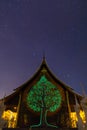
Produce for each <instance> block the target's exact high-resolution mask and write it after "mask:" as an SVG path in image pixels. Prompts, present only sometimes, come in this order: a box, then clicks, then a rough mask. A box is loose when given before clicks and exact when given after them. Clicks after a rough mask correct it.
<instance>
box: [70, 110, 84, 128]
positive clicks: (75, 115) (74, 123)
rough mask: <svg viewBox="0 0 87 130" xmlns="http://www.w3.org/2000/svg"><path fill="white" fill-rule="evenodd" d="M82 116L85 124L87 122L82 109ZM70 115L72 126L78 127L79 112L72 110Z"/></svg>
mask: <svg viewBox="0 0 87 130" xmlns="http://www.w3.org/2000/svg"><path fill="white" fill-rule="evenodd" d="M79 114H80V117H81V119H82V121H83V124H85V123H86V120H85V112H84V111H82V110H80V113H79ZM70 117H71V125H72V127H73V128H76V127H77V122H78V118H77V114H76V112H71V113H70Z"/></svg>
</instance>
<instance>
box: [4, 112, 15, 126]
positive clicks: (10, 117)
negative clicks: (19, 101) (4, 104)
mask: <svg viewBox="0 0 87 130" xmlns="http://www.w3.org/2000/svg"><path fill="white" fill-rule="evenodd" d="M16 117H17V113H16V112H12V111H11V110H7V111H4V112H3V115H2V118H3V119H5V120H7V121H8V128H14V127H15V125H16Z"/></svg>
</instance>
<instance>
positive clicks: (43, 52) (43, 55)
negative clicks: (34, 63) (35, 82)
mask: <svg viewBox="0 0 87 130" xmlns="http://www.w3.org/2000/svg"><path fill="white" fill-rule="evenodd" d="M45 58H46V57H45V51H43V61H45Z"/></svg>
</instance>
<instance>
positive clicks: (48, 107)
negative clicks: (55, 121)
mask: <svg viewBox="0 0 87 130" xmlns="http://www.w3.org/2000/svg"><path fill="white" fill-rule="evenodd" d="M26 100H27V105H28V107H29V108H30V109H32V110H33V111H34V112H40V123H39V124H38V125H32V126H31V127H39V126H42V127H44V126H50V127H55V128H57V126H55V125H51V124H49V123H48V122H47V113H48V112H55V111H56V110H57V109H58V108H59V107H60V105H61V101H62V97H61V94H60V91H59V90H58V88H57V87H56V86H55V85H54V84H52V83H51V82H50V81H48V79H47V78H46V77H45V76H42V77H41V78H40V80H39V81H38V82H37V83H36V84H35V85H34V86H33V87H32V88H31V90H30V91H29V93H28V96H27V98H26Z"/></svg>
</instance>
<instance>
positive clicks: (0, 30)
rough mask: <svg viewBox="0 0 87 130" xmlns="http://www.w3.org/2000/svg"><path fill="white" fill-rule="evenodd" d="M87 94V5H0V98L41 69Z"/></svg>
mask: <svg viewBox="0 0 87 130" xmlns="http://www.w3.org/2000/svg"><path fill="white" fill-rule="evenodd" d="M43 53H45V56H46V61H47V64H48V66H49V68H50V69H51V71H52V72H53V74H54V75H55V76H56V77H57V78H58V79H60V80H61V81H63V82H64V83H65V84H67V85H69V86H70V87H72V88H73V89H74V90H75V91H76V92H77V93H81V94H82V86H83V87H84V89H85V91H86V93H87V0H0V97H3V96H4V95H8V94H11V93H12V92H13V89H15V88H17V87H19V86H20V85H22V84H23V83H24V82H26V81H27V80H28V79H30V78H31V77H32V76H33V74H34V73H35V72H36V71H37V69H38V68H39V66H40V64H41V62H42V58H43Z"/></svg>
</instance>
